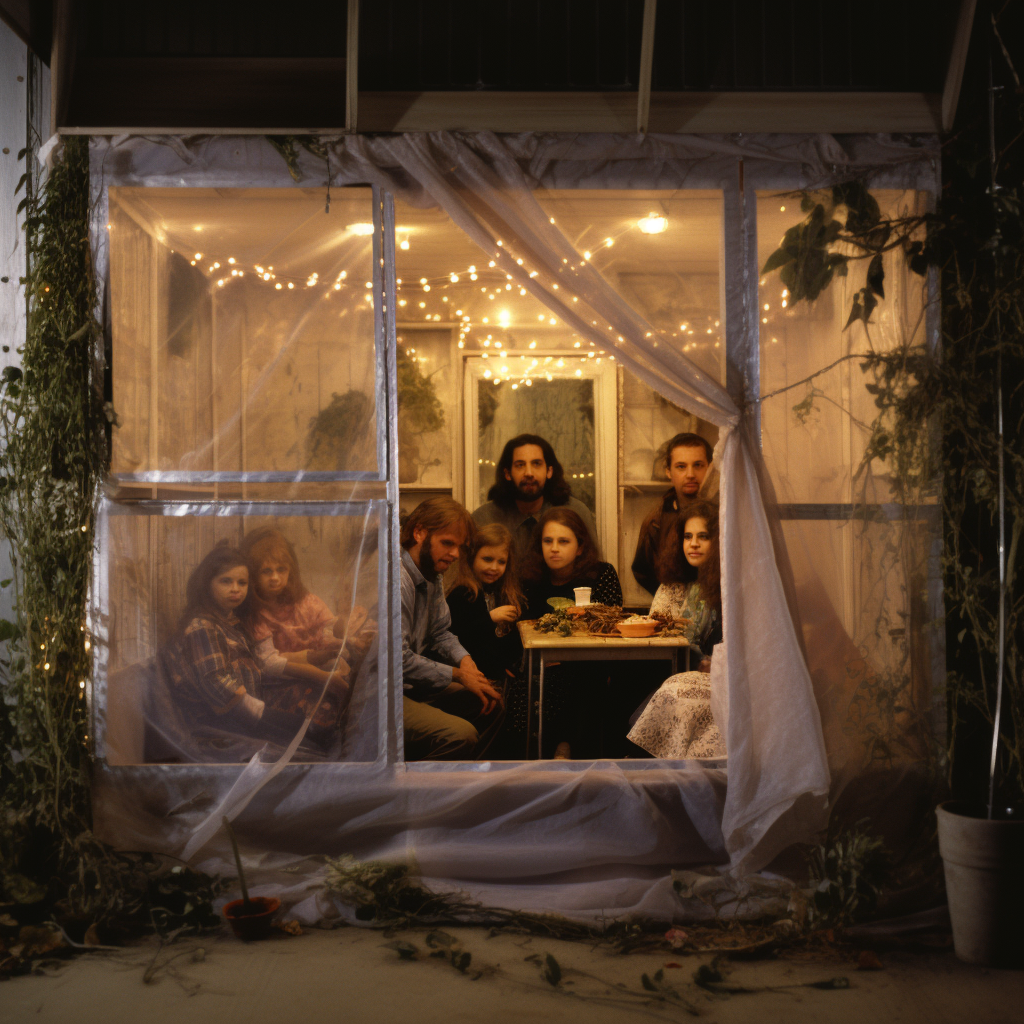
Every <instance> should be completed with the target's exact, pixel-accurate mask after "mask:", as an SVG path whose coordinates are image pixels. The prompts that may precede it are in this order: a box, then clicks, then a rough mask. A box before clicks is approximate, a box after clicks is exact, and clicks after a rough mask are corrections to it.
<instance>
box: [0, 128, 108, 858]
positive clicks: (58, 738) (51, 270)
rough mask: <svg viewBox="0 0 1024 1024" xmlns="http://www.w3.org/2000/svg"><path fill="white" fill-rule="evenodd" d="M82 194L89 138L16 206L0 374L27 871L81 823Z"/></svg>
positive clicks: (11, 686) (5, 734)
mask: <svg viewBox="0 0 1024 1024" xmlns="http://www.w3.org/2000/svg"><path fill="white" fill-rule="evenodd" d="M88 195H89V156H88V142H87V140H86V139H84V138H68V139H67V140H66V141H65V144H64V153H63V159H62V160H61V161H60V162H59V163H58V164H57V165H56V166H55V167H54V169H53V171H52V172H51V173H50V175H49V178H48V179H47V181H46V184H45V187H44V189H43V191H42V194H41V196H39V197H31V198H29V199H27V200H24V201H23V202H24V203H25V209H26V211H27V215H26V225H25V227H26V233H27V242H28V251H29V254H30V267H29V273H28V276H27V278H26V280H25V287H26V291H27V294H28V333H27V339H26V343H25V348H24V350H23V352H22V365H21V367H20V368H18V367H8V368H7V369H5V370H4V373H3V375H2V378H0V448H2V453H0V530H2V532H3V537H4V539H5V540H6V541H7V543H8V544H9V545H10V549H11V557H12V566H13V583H12V586H13V588H14V593H13V601H14V607H15V615H16V618H15V621H14V622H10V623H6V622H5V623H3V633H2V635H3V636H4V638H5V639H6V640H7V650H6V655H5V657H3V659H2V661H0V673H2V681H3V702H2V704H0V744H2V748H3V760H2V762H0V794H2V795H0V815H2V817H0V852H2V855H3V860H4V863H6V864H8V865H12V866H13V865H17V866H18V868H19V870H20V872H21V873H22V874H25V875H33V874H36V875H38V873H39V869H40V868H41V867H43V866H44V864H45V867H46V868H49V869H51V870H52V869H55V868H58V867H59V865H60V864H61V863H66V862H69V861H73V860H74V859H75V853H74V849H73V847H74V840H75V837H76V836H78V835H80V834H81V833H82V832H83V831H85V830H86V829H87V827H88V818H89V811H88V788H87V770H88V729H89V726H88V715H87V711H86V703H85V699H84V698H85V690H84V688H83V687H84V684H85V683H86V681H87V680H88V678H89V674H90V655H89V646H90V642H89V636H88V634H87V632H86V622H85V610H86V596H87V591H88V582H89V570H90V567H91V562H92V541H93V537H92V513H93V501H94V497H95V494H96V486H97V483H98V480H99V477H100V473H101V472H102V469H103V466H104V463H105V459H106V451H107V445H106V434H105V430H106V426H107V423H108V417H107V411H106V410H105V408H104V402H103V370H102V366H101V365H99V364H98V363H97V361H96V352H97V345H98V341H99V338H100V327H99V324H98V323H97V322H96V319H95V313H94V310H95V302H96V292H95V288H94V283H93V270H92V263H91V255H90V250H89V230H88Z"/></svg>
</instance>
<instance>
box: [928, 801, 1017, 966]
mask: <svg viewBox="0 0 1024 1024" xmlns="http://www.w3.org/2000/svg"><path fill="white" fill-rule="evenodd" d="M935 813H936V815H937V817H938V819H939V853H940V854H941V856H942V866H943V869H944V871H945V875H946V898H947V900H948V902H949V917H950V920H951V921H952V924H953V948H954V949H955V951H956V955H957V956H958V957H959V958H960V959H961V960H965V961H966V962H967V963H970V964H982V965H984V966H987V967H1013V968H1021V967H1024V925H1022V922H1024V818H1022V817H1021V816H1020V815H1019V814H1018V815H1013V814H1010V815H1004V816H1002V817H999V818H994V819H989V818H987V817H986V813H985V808H984V807H982V806H981V805H974V804H971V803H968V802H966V801H962V800H948V801H946V803H943V804H939V806H938V807H937V808H936V809H935Z"/></svg>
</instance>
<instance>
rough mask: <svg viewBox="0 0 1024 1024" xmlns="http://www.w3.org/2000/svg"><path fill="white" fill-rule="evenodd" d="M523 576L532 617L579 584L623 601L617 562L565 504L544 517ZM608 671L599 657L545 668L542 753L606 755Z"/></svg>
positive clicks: (609, 601) (596, 598)
mask: <svg viewBox="0 0 1024 1024" xmlns="http://www.w3.org/2000/svg"><path fill="white" fill-rule="evenodd" d="M523 578H524V586H525V590H526V598H527V612H526V617H527V618H530V619H539V618H540V617H541V616H542V615H546V614H547V613H548V612H550V611H551V610H552V609H551V606H550V605H549V604H548V598H551V597H567V598H569V599H570V600H574V598H575V595H574V593H573V591H574V590H575V588H576V587H590V600H591V602H592V603H593V604H606V605H619V606H621V605H622V586H621V585H620V583H619V576H618V573H616V571H615V567H614V566H613V565H611V564H609V563H608V562H601V561H599V560H598V557H597V548H596V547H595V545H594V541H593V538H592V537H591V536H590V534H589V532H588V531H587V528H586V526H584V524H583V520H582V519H580V517H579V516H578V515H576V513H575V512H573V511H572V509H569V508H566V507H564V506H555V507H554V508H549V509H548V510H547V511H546V512H545V513H544V514H543V515H542V516H541V517H540V521H539V522H538V523H537V528H536V530H534V534H533V543H532V544H531V546H530V553H529V555H528V557H527V560H526V566H525V568H524V570H523ZM608 677H609V672H608V671H607V668H606V667H605V666H603V665H601V664H600V663H595V662H582V663H580V662H577V663H569V664H566V665H559V666H557V667H554V668H553V669H552V670H551V671H550V672H545V682H544V747H545V749H544V750H543V751H541V756H542V757H551V756H552V755H553V756H554V757H555V758H558V759H561V758H569V757H575V758H577V759H584V760H589V759H591V758H595V757H599V756H601V732H602V726H603V724H604V718H605V715H606V707H605V703H606V700H607V692H606V686H605V684H606V682H607V680H608ZM549 724H550V728H549Z"/></svg>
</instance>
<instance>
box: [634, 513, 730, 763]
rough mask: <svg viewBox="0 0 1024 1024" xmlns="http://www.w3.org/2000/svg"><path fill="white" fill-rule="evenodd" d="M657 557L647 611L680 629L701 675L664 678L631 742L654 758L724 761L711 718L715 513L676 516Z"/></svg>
mask: <svg viewBox="0 0 1024 1024" xmlns="http://www.w3.org/2000/svg"><path fill="white" fill-rule="evenodd" d="M667 540H668V543H666V545H665V547H664V549H663V551H662V552H661V555H660V558H659V578H660V579H661V580H662V582H661V584H660V586H659V587H658V590H657V593H656V594H655V595H654V600H653V601H652V602H651V612H652V613H656V614H661V615H664V616H666V617H667V618H670V619H673V620H674V621H675V622H677V623H680V624H682V625H683V626H684V627H685V630H686V637H687V639H688V640H689V641H690V646H691V658H692V656H693V652H694V651H696V654H697V656H698V657H701V653H702V652H703V655H704V657H703V660H701V662H700V670H699V671H696V672H694V671H688V672H679V673H677V674H676V675H674V676H669V678H668V679H666V680H665V681H664V682H663V683H662V684H661V686H660V687H659V688H658V689H657V690H656V691H655V692H654V693H653V694H651V695H650V697H648V698H647V700H646V701H645V702H644V703H643V704H641V706H640V707H639V708H638V709H637V711H636V712H635V714H634V716H633V718H632V719H631V724H632V728H631V729H630V731H629V735H628V739H629V740H630V742H631V743H635V744H636V745H637V746H638V747H640V748H642V749H643V750H645V751H647V752H648V753H649V754H652V755H653V756H654V757H663V758H670V759H673V760H678V759H685V758H696V757H723V756H725V743H724V741H723V739H722V735H721V732H720V731H719V729H718V726H717V725H716V723H715V720H714V716H713V715H712V714H711V681H710V676H709V675H708V673H709V672H710V671H711V661H710V657H709V656H710V655H711V653H712V652H713V650H714V647H715V644H718V643H721V642H722V574H721V556H720V552H719V545H718V506H717V505H713V504H711V503H710V502H706V501H695V502H693V503H692V504H690V505H687V506H686V507H685V508H682V509H680V510H679V518H678V519H677V520H676V522H675V524H674V525H673V527H672V533H671V534H670V535H669V537H668V539H667Z"/></svg>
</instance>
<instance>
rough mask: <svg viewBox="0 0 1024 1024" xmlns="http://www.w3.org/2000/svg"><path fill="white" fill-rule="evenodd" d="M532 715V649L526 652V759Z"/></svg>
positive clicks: (527, 757) (528, 755)
mask: <svg viewBox="0 0 1024 1024" xmlns="http://www.w3.org/2000/svg"><path fill="white" fill-rule="evenodd" d="M532 717H533V649H532V648H530V649H529V650H528V651H527V654H526V760H527V761H529V760H530V723H531V720H532Z"/></svg>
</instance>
